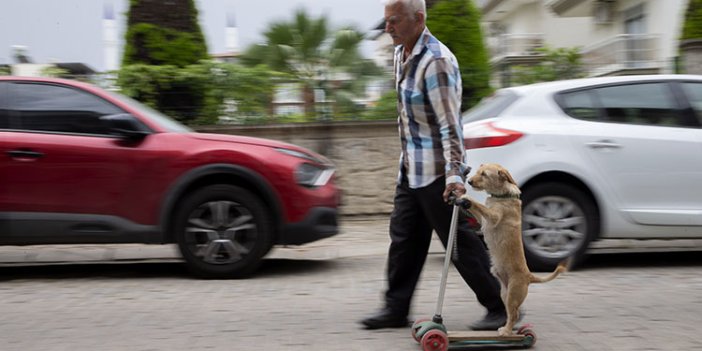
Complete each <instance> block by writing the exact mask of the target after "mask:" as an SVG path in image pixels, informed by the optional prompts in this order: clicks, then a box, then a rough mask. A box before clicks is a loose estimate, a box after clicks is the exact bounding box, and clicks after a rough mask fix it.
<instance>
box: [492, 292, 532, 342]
mask: <svg viewBox="0 0 702 351" xmlns="http://www.w3.org/2000/svg"><path fill="white" fill-rule="evenodd" d="M528 293H529V283H528V282H527V281H511V282H510V283H509V285H508V286H507V294H506V295H507V297H506V300H505V308H506V309H507V323H505V325H504V326H503V327H501V328H499V329H498V330H497V332H498V334H499V335H501V336H506V335H512V329H513V328H514V325H515V324H517V321H518V320H519V307H520V306H521V305H522V303H524V300H525V299H526V297H527V294H528Z"/></svg>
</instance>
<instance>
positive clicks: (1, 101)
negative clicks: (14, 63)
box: [0, 82, 10, 129]
mask: <svg viewBox="0 0 702 351" xmlns="http://www.w3.org/2000/svg"><path fill="white" fill-rule="evenodd" d="M6 103H7V83H3V82H0V129H9V128H10V115H9V114H8V113H7V108H6V106H5V104H6Z"/></svg>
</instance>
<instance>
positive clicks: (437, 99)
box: [424, 58, 466, 200]
mask: <svg viewBox="0 0 702 351" xmlns="http://www.w3.org/2000/svg"><path fill="white" fill-rule="evenodd" d="M424 80H425V86H426V90H427V95H428V98H429V102H430V103H431V105H432V108H433V110H434V112H435V113H436V120H437V122H438V123H439V128H440V129H439V131H440V134H441V145H442V147H443V156H444V160H445V162H446V169H445V172H446V190H445V191H444V200H446V199H448V196H449V195H450V194H451V192H453V193H454V194H455V195H456V196H461V195H463V194H464V193H465V191H466V190H465V186H464V184H463V177H462V172H463V167H464V166H463V160H464V152H465V151H464V148H463V135H462V134H463V128H462V126H461V123H460V121H461V115H460V113H461V96H460V92H461V87H460V84H461V81H460V74H459V72H458V68H457V67H454V65H453V64H452V63H451V61H450V60H449V59H447V58H441V59H437V60H434V61H432V62H431V63H429V65H428V66H427V69H426V71H425V74H424Z"/></svg>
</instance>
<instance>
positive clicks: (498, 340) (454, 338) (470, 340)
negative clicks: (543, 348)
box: [448, 329, 536, 348]
mask: <svg viewBox="0 0 702 351" xmlns="http://www.w3.org/2000/svg"><path fill="white" fill-rule="evenodd" d="M448 341H449V348H456V347H462V346H471V345H476V346H477V345H484V346H487V345H494V346H499V345H504V346H519V347H524V348H529V347H531V346H533V345H534V343H535V342H536V334H534V332H533V331H531V330H530V329H525V330H523V331H520V332H515V333H514V334H512V335H507V336H501V335H499V334H498V333H497V331H449V332H448Z"/></svg>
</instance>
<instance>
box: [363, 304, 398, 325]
mask: <svg viewBox="0 0 702 351" xmlns="http://www.w3.org/2000/svg"><path fill="white" fill-rule="evenodd" d="M361 324H363V325H364V326H365V327H366V329H383V328H404V327H406V326H408V325H409V321H408V320H407V316H406V315H404V314H398V313H395V312H393V311H392V310H390V309H387V308H385V309H383V310H381V311H380V312H378V314H376V315H374V316H371V317H368V318H366V319H363V320H361Z"/></svg>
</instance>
